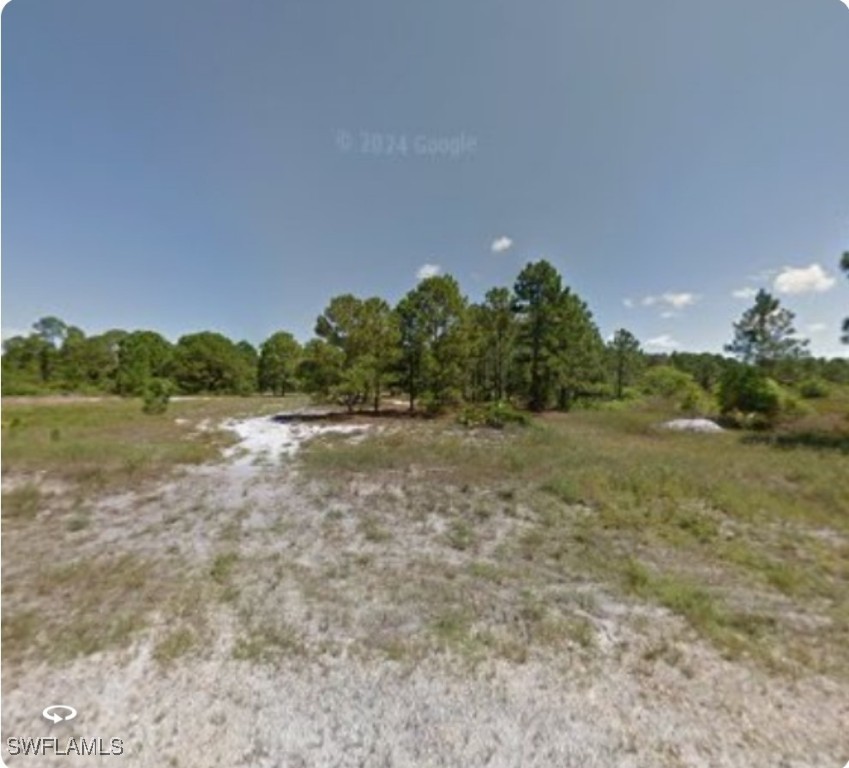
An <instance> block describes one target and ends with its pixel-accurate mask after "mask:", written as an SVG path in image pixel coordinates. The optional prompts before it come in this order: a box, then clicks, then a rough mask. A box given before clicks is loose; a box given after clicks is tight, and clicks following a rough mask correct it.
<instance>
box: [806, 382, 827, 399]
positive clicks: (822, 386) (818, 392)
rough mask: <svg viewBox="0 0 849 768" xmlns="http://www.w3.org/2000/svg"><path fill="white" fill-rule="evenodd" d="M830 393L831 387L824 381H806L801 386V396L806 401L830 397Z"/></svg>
mask: <svg viewBox="0 0 849 768" xmlns="http://www.w3.org/2000/svg"><path fill="white" fill-rule="evenodd" d="M829 392H830V390H829V386H828V384H827V383H826V382H825V381H824V380H823V379H816V378H812V379H805V380H804V381H803V382H802V383H801V384H799V394H800V395H801V396H802V397H804V398H805V399H806V400H813V399H815V398H819V397H828V395H829Z"/></svg>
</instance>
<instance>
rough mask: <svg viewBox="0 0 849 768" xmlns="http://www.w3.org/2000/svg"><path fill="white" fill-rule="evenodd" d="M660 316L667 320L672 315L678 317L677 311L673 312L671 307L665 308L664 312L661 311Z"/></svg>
mask: <svg viewBox="0 0 849 768" xmlns="http://www.w3.org/2000/svg"><path fill="white" fill-rule="evenodd" d="M660 316H661V317H662V318H663V319H664V320H669V319H670V318H672V317H678V313H677V312H673V311H672V310H671V309H667V310H665V311H664V312H661V313H660Z"/></svg>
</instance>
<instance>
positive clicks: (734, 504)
mask: <svg viewBox="0 0 849 768" xmlns="http://www.w3.org/2000/svg"><path fill="white" fill-rule="evenodd" d="M665 416H668V414H663V413H661V412H658V411H656V410H652V409H640V408H637V409H635V410H631V411H621V410H619V411H603V410H602V411H584V412H576V413H572V414H568V415H563V414H552V415H547V416H544V417H542V418H540V419H539V420H538V421H537V422H536V423H535V424H534V425H533V427H532V428H530V429H525V430H523V429H517V430H514V431H508V432H505V433H501V432H487V431H486V430H481V431H478V432H474V433H467V432H465V431H463V430H461V429H459V428H455V427H453V426H451V425H449V424H446V423H433V424H430V425H425V426H424V427H421V428H419V429H417V430H406V429H403V428H401V429H397V430H394V431H392V432H391V433H390V434H385V435H378V436H375V437H372V438H370V439H368V440H366V441H365V442H362V443H359V444H350V443H346V442H344V441H340V440H337V439H333V438H327V439H325V440H323V441H319V442H316V443H315V444H313V446H312V447H311V448H310V449H309V450H308V451H307V452H306V453H305V455H304V462H305V464H306V467H307V469H308V470H309V472H310V473H311V474H312V476H313V477H315V478H322V480H323V482H324V483H325V485H326V484H327V483H331V484H332V488H333V490H331V491H330V492H328V498H329V499H332V498H345V497H346V496H347V495H350V494H351V489H352V488H356V487H357V486H358V485H362V484H363V482H364V481H368V482H370V483H373V484H376V485H378V486H384V487H386V488H392V487H395V488H403V493H404V499H405V501H404V503H405V505H406V506H407V507H409V508H415V509H421V510H426V509H433V510H438V511H439V512H440V514H441V515H442V516H443V517H444V518H445V519H446V520H447V523H446V525H447V529H448V532H447V534H446V541H447V542H448V545H449V546H452V547H454V548H455V549H458V550H461V551H463V553H464V554H465V555H467V557H468V568H467V570H466V571H465V572H464V573H463V574H462V576H461V577H459V581H460V584H457V586H458V592H459V593H464V592H465V593H466V594H468V595H471V596H472V599H469V600H467V601H466V604H464V605H458V606H455V610H454V615H455V619H456V618H457V617H462V619H463V620H462V622H460V621H459V619H458V620H457V621H454V622H453V623H451V624H450V626H451V631H450V632H448V634H449V635H451V636H453V637H455V639H456V638H457V637H459V636H462V639H463V642H467V641H468V639H469V637H470V636H472V635H474V629H473V628H474V626H475V624H476V622H477V621H478V619H480V618H481V616H482V615H484V614H485V613H486V612H487V611H491V610H493V609H494V606H493V605H489V604H487V600H486V599H480V595H487V594H488V592H487V589H488V587H489V586H491V585H493V584H495V585H497V586H498V587H499V592H498V596H497V600H503V599H504V588H505V587H508V588H509V590H508V591H509V592H510V593H512V594H513V595H514V596H523V597H522V599H525V600H526V601H527V600H530V601H531V602H534V601H535V602H536V603H537V604H538V606H537V607H538V610H537V611H536V614H535V613H534V611H531V612H530V614H529V615H530V616H532V617H533V616H534V615H536V616H537V619H538V621H537V623H539V622H544V621H546V620H549V621H550V622H553V623H554V624H555V625H556V624H558V623H560V624H561V625H563V626H565V627H568V626H570V623H571V625H572V626H573V628H574V626H575V624H574V623H575V622H576V621H578V624H577V626H579V627H580V626H581V625H580V617H581V611H578V612H577V613H576V612H574V611H572V612H570V611H566V612H565V613H564V612H559V613H558V612H557V611H556V610H553V607H556V606H552V605H551V604H550V603H549V604H547V603H546V600H545V598H544V594H545V592H546V590H548V589H550V587H551V585H553V584H557V583H560V582H566V583H569V584H571V585H580V584H582V583H587V582H591V583H597V584H601V585H603V586H604V588H605V589H607V590H611V591H613V592H615V593H617V594H618V595H620V596H625V597H627V598H629V599H631V600H635V601H644V602H649V603H651V604H655V605H659V606H662V607H664V608H666V609H668V610H670V611H672V612H674V613H676V614H679V615H681V616H682V617H684V618H685V619H686V620H687V621H688V622H689V624H690V625H691V627H692V628H693V629H694V630H695V631H696V632H698V633H699V635H700V636H702V637H704V638H706V639H707V640H709V641H710V642H712V643H713V644H715V645H716V646H717V647H718V648H719V649H720V650H721V651H722V652H723V653H724V654H726V655H727V656H729V657H731V658H740V657H748V658H750V659H752V660H753V661H755V662H757V663H759V664H763V665H766V666H768V667H770V668H771V669H774V670H776V671H777V670H783V671H791V670H797V671H798V670H808V671H811V670H817V671H823V672H828V673H833V674H840V675H845V674H846V673H847V672H849V653H847V650H849V592H847V586H849V472H847V455H846V453H845V450H844V447H845V443H844V442H843V441H841V440H832V441H831V442H825V443H824V444H823V445H818V447H811V445H812V443H811V441H810V440H809V439H805V440H801V441H794V440H792V439H791V437H792V435H788V436H787V439H786V440H784V441H783V442H781V441H779V442H776V441H775V440H771V439H765V438H764V436H761V439H759V440H752V439H751V437H752V436H751V435H745V434H741V433H737V432H727V433H725V434H720V435H693V434H678V433H672V432H669V431H664V430H662V429H659V428H658V426H657V425H658V423H659V422H661V421H662V420H663V418H664V417H665ZM832 422H833V420H832ZM805 434H807V433H805ZM830 434H832V435H836V434H839V433H837V432H835V431H833V430H832V432H831V433H830ZM814 444H815V443H814ZM328 478H331V479H330V480H328ZM377 499H378V500H377V501H375V499H372V500H371V502H370V503H372V504H373V505H376V506H375V507H374V508H373V509H372V511H371V516H370V518H369V519H370V526H371V528H372V529H373V530H379V531H384V532H386V534H385V535H391V533H392V531H393V528H394V526H393V515H395V514H396V509H395V507H397V502H393V501H392V497H391V496H390V499H389V501H388V502H386V503H383V504H381V503H380V501H379V494H378V496H377ZM499 515H503V516H507V517H511V518H514V519H516V520H518V522H519V524H517V525H516V526H514V528H513V532H512V535H511V536H510V537H508V538H502V539H501V540H499V543H498V545H497V547H496V548H495V549H494V550H491V551H489V552H488V555H487V556H485V557H482V556H480V554H479V551H480V550H483V549H485V547H483V546H480V547H478V546H477V545H476V540H477V538H478V536H479V532H480V531H481V530H482V529H485V528H486V527H487V521H488V520H489V519H490V518H491V517H492V516H499ZM480 535H481V536H483V535H484V534H480ZM460 587H462V588H460ZM529 596H530V597H529ZM532 623H533V622H532ZM525 629H526V630H527V628H525ZM550 629H551V628H550V627H548V628H545V627H543V628H542V630H541V631H537V630H540V628H539V627H537V628H536V630H534V629H533V628H531V630H530V631H523V632H520V633H519V635H520V636H517V637H512V638H510V643H509V644H510V645H511V647H512V646H515V644H516V643H519V642H521V640H522V637H521V636H522V635H523V636H524V638H525V639H527V638H528V637H532V636H534V635H535V634H541V635H543V636H546V637H549V638H550V637H551V634H552V633H551V631H549V630H550ZM464 633H465V634H464ZM555 634H556V633H555Z"/></svg>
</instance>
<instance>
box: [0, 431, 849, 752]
mask: <svg viewBox="0 0 849 768" xmlns="http://www.w3.org/2000/svg"><path fill="white" fill-rule="evenodd" d="M231 426H232V427H233V428H234V429H235V430H236V431H237V433H238V434H239V436H240V438H241V440H242V442H241V444H240V445H239V446H237V447H236V448H235V449H233V450H231V451H230V452H229V453H228V454H227V456H226V458H225V460H223V461H222V462H221V463H219V464H215V465H209V466H204V467H201V468H198V469H195V470H192V471H189V472H186V473H184V474H183V475H181V476H180V477H178V478H177V479H174V480H171V481H169V482H167V483H164V484H162V485H160V486H158V487H156V488H149V489H147V490H146V491H145V492H144V493H139V494H125V495H122V496H113V497H110V498H105V499H101V500H99V502H98V503H97V504H96V505H95V506H94V508H93V511H92V520H91V522H90V524H89V525H88V526H87V527H86V528H85V529H84V530H81V531H77V532H68V531H67V530H66V528H65V527H64V526H63V525H60V521H61V520H62V518H63V515H66V514H67V513H66V511H65V510H63V509H62V507H61V499H60V498H57V501H56V509H55V510H53V511H52V512H51V511H49V512H48V513H46V514H45V515H43V516H42V519H41V520H40V521H39V530H40V531H41V534H42V535H41V537H40V538H35V539H34V538H32V537H33V533H34V531H29V532H28V533H27V534H26V535H25V533H24V532H22V531H12V532H11V533H10V532H8V531H7V532H5V536H6V538H5V540H4V555H5V557H4V561H5V562H4V579H5V580H7V583H12V584H14V585H16V586H15V588H12V589H11V591H9V593H8V596H7V598H6V604H5V605H4V611H8V612H12V613H14V612H15V611H18V610H23V609H24V608H33V607H38V608H40V609H42V610H44V611H45V612H46V611H55V612H57V615H58V614H60V613H61V612H62V611H63V610H65V611H66V612H67V611H68V610H70V607H71V606H73V607H74V608H75V610H80V606H84V607H85V609H86V610H87V611H88V612H89V615H93V616H94V617H95V619H96V621H95V622H94V623H93V624H92V626H106V625H107V624H108V623H109V617H110V611H111V612H113V613H114V612H118V611H120V610H121V608H122V603H123V604H126V603H127V601H128V600H133V599H138V600H139V601H141V602H139V611H146V613H145V616H146V624H145V626H144V627H143V628H142V629H139V630H138V631H136V632H134V633H133V634H132V636H131V639H130V641H129V642H128V643H123V644H121V643H119V644H118V645H117V647H110V646H109V645H108V644H106V645H105V647H103V648H102V649H101V650H97V651H96V652H94V653H92V654H90V655H84V656H77V657H76V658H62V657H61V654H60V655H59V657H58V658H54V657H49V658H47V659H40V658H39V657H38V655H37V654H35V653H31V654H29V655H26V656H23V657H21V658H18V659H15V658H13V659H11V660H9V659H7V660H6V661H5V662H4V666H3V710H2V711H3V723H2V735H3V739H4V757H5V760H6V762H7V764H8V765H12V766H18V765H20V766H24V765H33V766H35V765H54V764H55V765H69V764H71V765H76V764H78V763H79V764H80V765H83V764H86V765H91V764H92V763H108V764H110V765H115V764H119V759H118V758H116V757H113V756H109V757H102V758H95V757H73V756H69V757H65V756H63V757H54V758H44V757H40V758H35V757H32V756H28V757H27V756H17V757H16V756H11V755H10V754H9V751H8V748H7V744H6V739H8V738H9V737H33V738H34V737H38V736H59V737H60V739H63V740H64V739H67V738H70V737H71V736H76V737H83V738H102V739H104V740H105V741H106V742H107V743H108V741H109V740H110V739H112V738H118V739H122V742H123V748H124V750H125V751H124V756H123V758H121V763H120V764H125V765H133V766H151V767H152V766H163V765H164V766H191V767H192V768H207V766H251V767H256V768H266V767H267V768H272V767H273V766H280V768H284V767H285V768H294V767H296V766H304V768H307V767H309V768H313V767H316V768H325V767H327V768H330V767H331V766H340V767H341V766H417V767H418V766H452V767H453V766H493V767H496V766H517V767H518V766H523V767H524V766H563V767H564V768H568V767H570V766H576V767H577V766H581V768H588V767H592V766H646V767H648V766H652V767H654V766H693V767H695V766H705V767H706V768H707V766H711V767H712V768H713V767H715V766H729V768H730V767H731V766H734V767H735V768H737V767H738V766H760V765H762V766H771V767H772V766H784V768H802V766H812V767H813V766H832V765H833V766H835V767H836V768H840V766H842V765H843V764H844V763H845V762H846V760H847V759H849V738H847V733H849V728H847V727H846V726H847V724H849V697H847V696H846V694H845V692H843V691H841V690H840V689H839V688H838V686H837V685H836V684H835V683H834V682H832V681H829V680H827V679H822V678H807V679H803V680H795V681H794V680H790V679H787V678H776V677H771V676H769V675H767V674H766V673H765V672H763V671H760V670H758V669H756V668H754V667H750V666H748V665H746V664H743V663H730V662H727V661H724V660H723V659H721V658H719V656H718V654H717V653H716V652H715V651H714V650H713V649H711V648H709V647H706V646H705V645H704V644H703V643H701V642H699V641H696V640H695V639H694V637H693V635H692V632H691V631H690V630H689V629H688V628H687V627H686V626H685V625H684V623H683V622H682V621H681V620H679V619H676V618H674V617H672V616H670V615H668V614H666V613H664V612H662V611H659V610H655V609H649V608H639V607H636V606H633V605H630V606H629V605H623V604H621V603H619V602H617V601H616V600H615V599H613V598H612V597H611V596H609V595H606V594H604V592H603V591H602V590H597V589H594V588H592V587H591V586H590V587H589V589H590V590H591V591H592V599H591V600H588V599H586V598H585V597H576V594H577V593H576V592H575V588H574V585H557V584H552V585H551V587H550V591H549V593H547V595H546V598H547V599H548V600H550V601H551V602H552V603H554V602H557V601H558V600H561V601H562V600H567V599H568V600H577V601H578V602H577V604H578V605H582V606H584V608H583V609H582V610H583V614H582V615H585V616H586V623H585V624H582V625H581V626H582V627H584V630H582V632H581V633H576V634H575V635H574V638H573V639H571V640H569V641H568V642H566V643H564V644H559V645H556V646H554V645H552V646H540V647H539V648H537V647H536V646H535V647H534V648H533V649H532V651H531V652H530V653H528V654H527V655H521V658H519V655H517V654H518V651H517V650H511V652H510V653H488V652H486V651H487V649H489V648H490V647H498V646H488V645H485V644H481V645H474V646H471V645H470V644H469V642H468V638H470V637H476V635H474V633H470V634H467V635H462V636H460V635H459V634H458V630H456V628H455V627H454V625H452V624H450V623H449V622H447V620H446V619H445V617H446V616H450V615H451V614H450V613H447V614H446V613H439V611H440V610H442V606H443V604H448V605H450V606H453V605H454V603H453V602H451V601H452V600H453V599H454V598H455V597H457V595H455V594H453V593H454V592H456V593H458V594H459V593H463V592H464V589H465V586H464V585H465V582H464V581H463V574H464V573H465V570H464V569H465V568H466V567H467V565H468V563H467V562H465V561H466V560H468V556H467V555H466V553H464V552H463V551H461V550H458V549H456V548H450V547H448V548H445V547H443V546H442V545H441V542H442V540H443V538H444V536H445V535H446V533H445V530H444V528H445V525H444V521H442V520H441V518H440V517H439V516H438V515H435V514H431V513H429V512H428V511H426V510H425V511H422V510H420V509H412V508H410V505H409V504H408V498H407V496H405V491H404V488H403V487H400V488H399V487H395V486H390V485H387V486H383V487H379V488H365V487H364V488H359V489H357V490H356V494H355V495H352V496H351V497H350V498H340V497H339V496H338V495H336V494H329V493H327V492H326V491H325V490H324V489H322V487H320V486H315V485H309V484H305V483H304V482H303V481H302V480H300V479H299V478H298V475H297V471H296V462H297V459H296V457H294V452H295V451H296V450H297V446H298V445H299V444H300V443H301V442H303V441H304V440H306V439H309V438H311V437H313V436H315V435H316V434H317V433H318V432H320V431H321V430H322V429H324V427H323V426H318V425H280V424H272V423H271V422H269V421H268V420H266V419H263V420H251V421H248V422H241V423H239V424H232V425H231ZM356 431H361V429H358V430H356ZM342 439H357V438H356V437H355V436H353V437H352V436H351V435H348V436H347V437H345V436H343V438H342ZM387 515H391V516H387ZM519 525H521V519H520V518H519V519H515V520H514V519H512V518H510V519H506V518H505V519H502V518H500V517H498V516H495V517H493V518H491V519H488V520H486V521H484V522H482V523H481V531H482V532H481V537H482V543H481V546H480V548H479V549H478V550H477V552H476V557H478V558H485V557H487V558H491V561H492V562H497V556H498V551H499V550H498V546H499V543H500V542H501V541H502V540H503V539H504V537H508V536H510V535H512V533H513V532H514V527H515V526H519ZM36 542H37V543H36ZM26 546H29V547H31V548H33V549H31V550H30V551H33V554H35V552H34V548H35V547H37V548H38V560H39V562H41V563H47V564H49V565H50V566H51V567H52V568H54V570H50V571H44V568H46V567H47V565H43V566H40V568H41V570H39V568H36V567H35V566H34V564H33V558H31V557H28V556H26V554H25V553H26V552H27V549H26ZM107 556H108V558H111V559H110V560H109V562H124V563H125V562H129V561H128V560H126V558H132V562H133V563H134V564H136V565H138V564H148V565H149V566H150V567H149V568H147V569H146V570H138V569H137V570H133V571H132V573H131V576H132V579H135V580H134V581H133V580H130V581H127V582H126V584H129V585H130V587H129V591H128V592H127V593H126V594H125V595H123V596H122V597H121V600H120V601H119V602H117V603H116V602H114V600H113V597H114V596H112V595H111V594H110V592H109V585H104V584H100V583H98V582H97V581H96V579H95V578H94V577H95V576H96V575H97V574H98V573H101V572H100V571H92V572H89V571H84V573H85V574H87V575H86V578H87V579H89V580H88V581H86V580H82V581H79V582H76V581H74V579H77V578H78V574H79V573H80V569H81V568H84V567H89V566H88V564H90V563H92V562H98V563H99V562H101V561H102V560H103V558H104V557H107ZM121 557H124V558H125V560H123V561H122V560H120V558H121ZM63 566H64V567H65V568H66V570H64V571H61V570H60V571H56V570H55V569H56V568H60V569H61V568H62V567H63ZM134 567H135V566H134ZM75 569H76V570H75ZM108 572H109V573H117V574H121V575H122V577H123V575H124V573H125V571H123V570H121V571H108ZM45 573H46V574H47V575H48V576H49V574H54V573H64V574H65V578H66V579H67V581H66V585H67V584H71V585H75V584H77V583H79V584H83V585H87V588H88V589H89V592H90V595H89V597H90V600H89V601H86V602H84V603H78V602H75V601H78V600H80V599H81V598H80V597H79V596H78V595H77V596H75V595H74V594H71V593H70V592H68V593H67V594H66V593H62V589H63V584H61V583H56V582H51V584H52V589H48V590H45V589H44V588H43V587H44V583H43V581H42V582H39V581H38V578H39V574H40V575H41V577H45ZM139 574H142V575H139ZM8 580H11V581H8ZM38 585H41V586H40V587H39V586H38ZM37 587H38V588H37ZM39 589H40V590H41V591H39ZM493 589H494V590H495V592H494V593H493V598H492V599H493V606H495V607H496V608H497V610H501V607H502V606H504V607H503V611H504V615H503V616H501V615H500V614H499V616H495V614H493V618H492V623H493V626H497V625H498V624H499V622H502V623H505V624H509V623H510V622H513V621H514V620H515V619H516V617H515V616H513V614H512V613H511V611H512V605H511V603H510V599H511V598H510V597H509V596H508V595H506V593H503V592H498V589H499V588H498V587H493ZM98 590H102V591H103V594H102V595H100V594H99V592H98ZM57 592H59V593H61V594H59V595H58V596H57V594H56V593H57ZM133 595H135V597H132V596H133ZM466 597H467V598H468V599H470V600H482V599H483V598H482V597H481V596H480V595H478V594H471V595H467V596H466ZM133 605H135V604H133ZM63 606H64V607H63ZM493 610H496V609H495V608H494V609H493ZM431 612H433V613H432V614H431ZM75 617H76V618H75ZM71 618H75V620H78V619H79V614H74V615H73V616H71ZM435 619H436V623H434V620H435ZM97 622H99V624H98V623H97ZM440 622H442V623H440ZM433 626H437V628H438V629H439V631H440V632H441V633H442V634H441V635H439V636H440V637H441V638H442V640H443V641H444V642H443V643H442V645H438V644H437V646H434V647H431V646H429V645H427V644H421V643H419V638H420V637H422V636H424V635H425V634H427V631H428V628H429V627H430V628H432V627H433ZM484 636H485V635H484V634H483V632H481V633H480V637H484ZM458 637H459V638H460V639H459V640H458V639H456V638H458ZM486 637H489V635H486ZM181 638H182V641H183V642H180V639H181ZM481 649H484V652H481ZM511 649H512V646H511ZM518 650H521V649H518ZM511 654H512V656H511ZM56 703H62V704H70V705H72V706H74V707H75V708H76V709H77V710H78V711H79V715H78V717H77V719H76V720H74V721H71V722H69V723H62V724H60V725H57V726H51V725H50V724H49V723H48V722H47V721H46V720H44V719H42V717H41V715H40V713H41V710H42V709H43V708H44V707H45V706H47V705H49V704H56Z"/></svg>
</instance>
